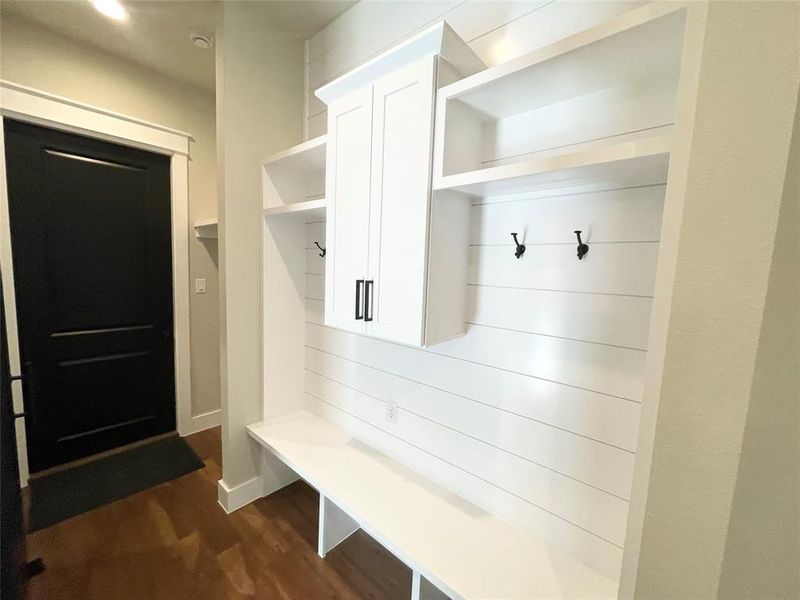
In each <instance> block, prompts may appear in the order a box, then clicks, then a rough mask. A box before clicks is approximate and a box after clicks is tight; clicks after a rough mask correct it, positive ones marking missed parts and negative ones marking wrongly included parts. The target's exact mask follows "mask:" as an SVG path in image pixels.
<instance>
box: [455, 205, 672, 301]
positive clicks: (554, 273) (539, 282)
mask: <svg viewBox="0 0 800 600" xmlns="http://www.w3.org/2000/svg"><path fill="white" fill-rule="evenodd" d="M576 220H577V217H576ZM576 229H577V228H576ZM573 235H574V234H573ZM576 247H577V241H576V242H575V246H566V245H564V246H562V245H541V246H536V245H533V246H531V247H530V248H528V249H527V250H526V251H525V254H524V255H523V256H522V258H521V259H517V258H516V257H515V256H514V252H513V251H512V249H511V248H509V247H506V246H482V247H476V246H471V247H470V248H469V276H468V282H469V283H470V284H476V285H489V286H494V287H511V288H525V289H544V290H553V291H565V292H570V291H571V292H592V293H604V294H605V293H607V294H623V295H629V296H651V295H652V293H653V286H654V285H655V271H656V264H657V262H658V243H657V242H637V243H628V244H596V245H592V244H591V243H589V253H588V254H587V255H586V256H584V257H583V260H578V258H577V256H576V252H575V248H576Z"/></svg>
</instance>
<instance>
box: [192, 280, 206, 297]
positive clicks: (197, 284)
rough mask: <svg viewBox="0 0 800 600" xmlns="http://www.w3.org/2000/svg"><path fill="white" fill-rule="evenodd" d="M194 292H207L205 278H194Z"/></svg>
mask: <svg viewBox="0 0 800 600" xmlns="http://www.w3.org/2000/svg"><path fill="white" fill-rule="evenodd" d="M194 293H195V294H205V293H206V280H205V279H204V278H203V279H201V278H198V279H195V280H194Z"/></svg>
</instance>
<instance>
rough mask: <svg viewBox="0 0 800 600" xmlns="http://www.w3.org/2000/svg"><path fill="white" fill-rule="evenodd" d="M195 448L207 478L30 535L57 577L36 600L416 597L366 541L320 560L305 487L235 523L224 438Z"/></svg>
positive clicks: (40, 583)
mask: <svg viewBox="0 0 800 600" xmlns="http://www.w3.org/2000/svg"><path fill="white" fill-rule="evenodd" d="M186 439H187V440H188V441H189V443H190V444H191V445H192V447H193V448H194V449H195V451H196V452H197V454H198V455H199V456H200V457H201V458H202V459H203V462H204V464H205V467H204V468H203V469H200V470H198V471H195V472H193V473H190V474H188V475H185V476H183V477H180V478H178V479H175V480H173V481H171V482H168V483H164V484H161V485H159V486H157V487H154V488H151V489H149V490H146V491H144V492H141V493H139V494H136V495H134V496H130V497H128V498H125V499H123V500H119V501H117V502H114V503H112V504H109V505H106V506H103V507H101V508H98V509H97V510H94V511H91V512H88V513H85V514H83V515H78V516H77V517H73V518H72V519H69V520H67V521H63V522H61V523H58V524H57V525H54V526H52V527H49V528H47V529H43V530H40V531H37V532H35V533H32V534H30V535H28V536H27V547H28V556H29V558H30V559H33V558H37V557H41V558H42V559H43V560H44V563H45V565H46V567H47V570H46V571H45V572H44V573H43V574H41V575H38V576H37V577H35V578H34V579H32V580H31V582H30V585H29V590H28V593H29V598H30V599H31V600H72V599H75V600H93V599H97V600H123V599H124V600H139V599H142V600H160V599H164V600H179V599H184V598H185V599H187V600H188V599H191V600H203V599H209V600H226V599H238V598H257V599H261V598H264V599H273V598H275V599H281V598H290V599H297V600H316V599H317V598H320V599H328V598H331V599H332V598H342V599H351V598H352V599H366V598H381V599H384V598H385V599H394V598H398V599H400V598H402V599H404V600H405V599H407V598H410V596H411V571H410V570H409V569H408V568H407V567H406V566H405V565H403V564H402V563H401V562H400V561H398V560H397V559H396V558H394V557H393V556H392V555H391V554H390V553H388V552H387V551H386V550H384V549H383V548H382V547H381V546H380V545H379V544H378V543H377V542H375V541H374V540H373V539H372V538H370V537H369V536H367V535H366V534H365V533H363V532H361V531H359V532H357V533H356V534H354V535H353V536H351V537H350V538H349V539H347V540H346V541H345V542H343V543H342V544H341V545H340V546H339V547H337V548H336V549H334V550H333V551H332V552H330V553H329V554H328V555H327V556H326V558H325V559H321V558H319V556H317V553H316V547H317V513H318V508H319V497H318V495H317V493H316V492H315V491H314V490H313V489H312V488H310V487H309V486H308V485H306V484H305V483H303V482H296V483H294V484H292V485H290V486H288V487H286V488H284V489H283V490H281V491H279V492H277V493H275V494H273V495H271V496H269V497H267V498H261V499H260V500H258V501H256V502H254V503H252V504H250V505H248V506H246V507H244V508H242V509H240V510H238V511H236V512H234V513H233V514H231V515H226V514H225V512H224V511H223V510H222V508H220V506H219V505H218V504H217V480H218V479H219V478H220V476H221V472H220V462H221V459H220V456H221V448H220V431H219V428H215V429H210V430H207V431H203V432H201V433H198V434H195V435H193V436H189V437H188V438H186Z"/></svg>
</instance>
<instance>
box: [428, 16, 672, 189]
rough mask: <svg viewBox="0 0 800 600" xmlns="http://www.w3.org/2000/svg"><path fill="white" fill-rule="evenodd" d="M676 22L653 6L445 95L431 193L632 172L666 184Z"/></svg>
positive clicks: (505, 65)
mask: <svg viewBox="0 0 800 600" xmlns="http://www.w3.org/2000/svg"><path fill="white" fill-rule="evenodd" d="M685 20H686V10H685V6H681V5H678V4H673V3H669V4H668V3H654V4H652V5H647V6H644V7H641V8H638V9H636V10H632V11H630V12H628V13H626V14H624V15H622V16H620V17H618V18H616V19H612V20H610V21H608V22H606V23H603V24H602V25H599V26H597V27H594V28H591V29H588V30H586V31H583V32H581V33H578V34H576V35H573V36H570V37H568V38H565V39H563V40H561V41H559V42H556V43H554V44H551V45H549V46H546V47H544V48H541V49H539V50H536V51H534V52H531V53H529V54H527V55H524V56H521V57H519V58H517V59H514V60H511V61H508V62H507V63H503V64H500V65H498V66H496V67H493V68H491V69H487V70H485V71H482V72H480V73H477V74H475V75H472V76H471V77H467V78H465V79H462V80H460V81H457V82H455V83H453V84H451V85H448V86H446V87H444V88H442V89H441V90H440V91H439V97H438V100H437V103H438V104H437V111H436V112H437V123H436V127H437V130H436V144H437V151H436V164H435V173H434V189H458V190H461V191H466V192H468V193H471V194H476V195H486V194H508V193H516V192H522V191H528V190H530V189H541V188H546V187H561V186H564V185H572V184H573V182H574V181H575V180H583V179H585V178H587V177H600V178H610V179H612V180H617V179H624V178H625V177H626V173H625V170H626V169H628V168H629V167H630V168H634V169H636V170H637V172H635V173H633V174H631V178H632V179H633V180H636V179H638V178H641V177H643V176H645V177H650V176H651V175H654V176H656V177H657V178H659V177H661V178H662V179H663V177H664V173H665V169H666V163H667V156H666V155H667V154H668V153H669V143H668V142H669V137H670V133H671V129H672V127H673V124H674V122H675V110H676V101H677V90H678V81H679V78H680V70H681V64H682V50H683V38H684V28H685ZM661 155H664V156H661ZM657 156H661V158H655V157H657ZM648 157H649V158H648ZM644 159H647V160H644ZM631 161H633V162H631ZM598 165H605V166H603V167H600V166H598ZM590 167H591V168H590ZM662 170H663V171H664V173H662V172H661V171H662ZM579 183H580V181H579Z"/></svg>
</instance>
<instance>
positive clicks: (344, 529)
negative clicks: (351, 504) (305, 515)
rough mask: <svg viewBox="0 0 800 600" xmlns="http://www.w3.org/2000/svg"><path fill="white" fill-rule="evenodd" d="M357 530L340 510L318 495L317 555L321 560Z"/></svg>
mask: <svg viewBox="0 0 800 600" xmlns="http://www.w3.org/2000/svg"><path fill="white" fill-rule="evenodd" d="M358 529H359V524H358V523H357V522H356V521H354V520H353V519H352V517H350V515H348V514H347V513H346V512H344V511H343V510H342V509H341V508H339V507H338V506H336V505H335V504H334V503H333V502H331V501H330V500H328V498H326V497H325V494H322V493H321V494H320V495H319V542H318V545H317V554H319V555H320V556H321V557H322V558H325V555H326V554H327V553H328V552H330V551H331V550H333V549H334V548H335V547H336V546H338V545H339V544H341V543H342V542H343V541H344V540H346V539H347V538H348V537H350V536H351V535H353V534H354V533H355V532H356V531H358Z"/></svg>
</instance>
